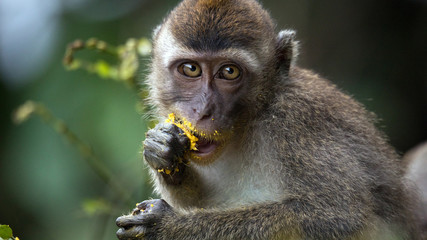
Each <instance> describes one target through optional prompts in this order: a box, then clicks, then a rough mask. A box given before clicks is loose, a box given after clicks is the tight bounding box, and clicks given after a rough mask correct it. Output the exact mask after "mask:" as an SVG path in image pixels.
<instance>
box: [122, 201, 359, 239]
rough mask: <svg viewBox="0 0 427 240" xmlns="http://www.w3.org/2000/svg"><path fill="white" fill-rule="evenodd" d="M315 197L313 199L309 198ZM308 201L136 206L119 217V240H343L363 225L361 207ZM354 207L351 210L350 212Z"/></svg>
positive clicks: (148, 204)
mask: <svg viewBox="0 0 427 240" xmlns="http://www.w3.org/2000/svg"><path fill="white" fill-rule="evenodd" d="M313 197H315V196H313ZM324 205H328V203H326V202H323V203H322V202H313V200H312V199H310V197H308V196H306V197H302V196H295V197H289V198H287V199H286V200H283V201H281V202H272V203H264V204H256V205H252V206H247V207H242V208H237V209H233V210H229V209H228V210H221V209H215V210H193V211H191V212H186V213H182V212H178V211H176V210H174V209H173V208H172V207H170V206H169V205H168V204H167V203H166V202H165V201H164V200H149V201H144V202H143V203H141V204H140V205H139V206H138V208H137V209H135V210H134V212H133V213H132V214H130V215H126V216H122V217H119V218H118V219H117V221H116V223H117V225H118V226H119V227H120V229H119V231H118V232H117V236H118V237H119V239H194V240H199V239H200V240H201V239H346V238H347V237H350V236H353V234H354V233H358V232H360V231H361V230H362V229H363V228H364V223H366V222H367V221H366V219H365V218H366V216H367V214H366V212H364V210H365V209H363V208H359V209H357V211H353V212H350V211H349V210H348V208H347V209H343V208H346V207H347V206H328V207H330V211H325V206H324ZM352 209H354V208H352Z"/></svg>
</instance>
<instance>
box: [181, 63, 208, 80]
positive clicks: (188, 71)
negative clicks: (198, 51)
mask: <svg viewBox="0 0 427 240" xmlns="http://www.w3.org/2000/svg"><path fill="white" fill-rule="evenodd" d="M178 72H179V73H181V74H182V75H185V76H187V77H191V78H195V77H199V76H200V75H201V74H202V69H201V68H200V66H199V65H197V64H195V63H183V64H181V65H180V66H179V67H178Z"/></svg>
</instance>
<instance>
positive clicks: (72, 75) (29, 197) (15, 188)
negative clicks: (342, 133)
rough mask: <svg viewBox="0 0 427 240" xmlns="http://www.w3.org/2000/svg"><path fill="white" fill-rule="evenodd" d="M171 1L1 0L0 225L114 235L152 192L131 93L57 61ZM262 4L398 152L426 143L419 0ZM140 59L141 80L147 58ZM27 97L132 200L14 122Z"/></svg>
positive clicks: (156, 19)
mask: <svg viewBox="0 0 427 240" xmlns="http://www.w3.org/2000/svg"><path fill="white" fill-rule="evenodd" d="M177 2H178V1H170V0H168V1H166V0H156V1H154V0H125V1H123V0H45V1H37V0H1V1H0V97H1V101H0V106H1V108H0V110H1V112H0V123H1V125H0V129H1V135H0V224H10V225H11V227H12V228H13V230H14V234H15V235H16V236H19V237H20V239H22V240H24V239H58V238H60V239H115V231H116V230H117V228H116V227H115V224H114V220H115V218H116V217H117V216H119V215H120V214H122V213H126V212H128V211H129V210H130V209H132V208H133V207H134V205H133V203H136V202H137V201H141V200H144V199H147V198H149V197H156V196H155V195H154V194H153V193H152V188H151V186H150V183H149V179H148V176H147V173H146V170H145V168H144V166H143V164H142V161H141V159H142V157H141V154H140V151H141V141H142V140H143V138H144V133H145V131H146V129H147V127H146V122H145V120H144V119H143V118H142V116H141V115H140V114H139V113H137V111H136V103H137V101H138V100H139V99H138V91H137V90H135V89H131V88H129V87H127V86H125V85H124V84H122V83H118V82H114V81H110V80H104V79H100V78H98V77H96V76H95V75H92V74H89V73H86V72H84V71H66V70H65V69H64V68H63V65H62V57H63V53H64V50H65V46H66V44H67V43H69V42H71V41H73V40H74V39H77V38H80V39H88V38H90V37H96V38H99V39H102V40H105V41H107V42H108V43H111V44H114V45H118V44H123V43H124V42H125V41H126V40H127V39H128V38H131V37H143V36H146V37H149V36H150V34H151V30H152V29H153V28H154V27H155V26H156V25H157V24H159V23H160V22H161V20H162V18H163V17H164V16H165V14H166V13H167V12H168V11H170V10H171V9H172V8H173V6H175V5H176V3H177ZM262 2H263V4H264V6H265V7H266V8H267V9H269V11H270V12H271V13H272V15H273V17H274V18H275V19H277V22H278V24H277V25H278V28H292V29H295V30H297V36H298V39H299V40H300V43H301V53H300V57H299V61H298V62H299V65H301V66H303V67H306V68H310V69H314V70H315V71H316V72H318V73H320V74H321V75H323V76H325V77H327V78H328V79H330V80H332V81H333V82H335V83H336V84H337V85H338V86H339V87H340V88H341V89H343V90H344V91H346V92H348V93H350V94H351V95H353V96H354V97H355V98H356V99H358V100H359V101H361V102H363V103H364V104H365V105H366V106H367V108H368V109H369V110H371V111H374V112H375V113H377V115H378V116H379V118H380V119H382V121H381V122H380V123H379V127H380V128H382V129H383V130H384V131H385V132H386V133H387V134H388V136H389V137H390V142H391V144H392V145H394V146H395V147H396V148H397V150H398V151H399V152H400V153H404V152H406V151H407V150H408V149H410V148H411V147H413V146H415V145H416V144H418V143H420V142H422V141H424V140H426V139H427V114H426V113H427V82H426V81H427V44H426V43H427V28H426V26H427V1H426V0H361V1H333V0H324V1H314V0H312V1H309V0H286V1H284V0H264V1H262ZM79 54H80V53H79ZM79 56H84V57H86V58H88V59H96V58H97V57H99V55H97V54H91V53H81V55H79ZM141 62H142V67H141V69H140V73H141V75H142V76H143V75H144V72H146V69H145V68H144V67H145V66H146V64H147V63H148V60H147V59H142V60H141ZM27 99H32V100H36V101H40V102H43V103H44V104H45V105H46V106H47V107H48V108H49V109H50V110H51V111H52V112H53V114H54V115H55V116H57V117H58V118H61V119H63V120H64V121H65V122H66V123H67V124H68V126H69V127H70V129H71V130H72V131H73V132H74V133H76V134H77V135H78V136H79V137H80V138H81V139H82V140H83V141H84V142H85V143H87V144H89V145H90V146H91V147H92V149H93V151H94V152H95V154H96V155H97V156H98V157H99V158H100V159H101V160H102V161H103V162H104V163H105V165H106V166H107V167H108V168H109V169H111V171H112V172H113V173H114V175H115V176H116V177H117V178H118V179H119V182H120V184H122V187H123V189H124V190H126V191H128V192H130V193H131V194H132V200H131V202H132V204H129V203H128V202H124V201H122V200H120V199H119V198H118V197H117V196H116V195H115V194H114V193H113V192H112V191H111V189H110V188H109V187H108V186H106V184H105V183H104V182H103V181H101V180H100V178H99V177H98V176H97V175H96V174H95V172H94V171H93V170H92V169H91V168H90V167H89V166H88V165H87V163H86V162H85V161H84V159H83V157H82V156H81V155H80V154H79V152H78V151H77V149H76V148H75V146H73V145H71V144H69V143H68V142H67V141H66V140H65V139H64V138H63V136H60V135H58V134H57V133H56V132H55V131H53V130H52V128H50V127H49V126H47V125H46V124H44V123H43V121H41V120H40V118H38V117H32V118H31V119H30V120H29V121H27V122H26V123H24V124H22V125H19V126H16V125H13V124H12V122H11V115H12V112H13V110H14V109H15V108H16V107H18V106H19V105H20V104H22V103H23V102H25V101H26V100H27Z"/></svg>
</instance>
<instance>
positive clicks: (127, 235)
mask: <svg viewBox="0 0 427 240" xmlns="http://www.w3.org/2000/svg"><path fill="white" fill-rule="evenodd" d="M144 233H145V227H143V226H134V227H132V228H130V229H124V228H120V229H119V230H118V231H117V232H116V235H117V237H118V238H119V239H120V240H128V239H132V240H133V239H144V236H145V234H144Z"/></svg>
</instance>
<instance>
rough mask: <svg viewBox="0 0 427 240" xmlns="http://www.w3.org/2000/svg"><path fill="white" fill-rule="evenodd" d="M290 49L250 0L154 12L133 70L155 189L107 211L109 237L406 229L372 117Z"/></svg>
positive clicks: (406, 216) (399, 184) (381, 235)
mask: <svg viewBox="0 0 427 240" xmlns="http://www.w3.org/2000/svg"><path fill="white" fill-rule="evenodd" d="M297 55H298V41H297V40H296V33H295V31H293V30H280V31H277V30H276V23H275V22H274V20H273V19H272V17H271V16H270V14H269V13H268V12H267V10H265V9H264V8H263V6H262V5H261V3H260V2H258V1H256V0H183V1H182V2H180V3H179V4H178V5H177V6H176V7H175V9H173V10H172V11H171V12H170V13H169V14H168V16H167V17H166V18H165V19H164V20H163V22H162V24H161V25H160V26H159V27H157V28H156V29H155V30H154V33H153V51H152V59H151V65H150V72H149V74H148V76H147V78H146V83H147V85H148V86H149V92H150V93H149V102H150V104H152V105H153V106H155V110H154V112H153V114H154V115H155V116H156V117H157V118H158V119H159V123H158V124H157V125H156V126H155V127H154V128H152V129H150V130H149V131H148V132H147V133H146V138H145V140H144V142H143V147H144V151H143V155H144V159H145V162H146V164H147V166H148V168H149V171H150V174H151V176H152V179H153V182H154V188H155V192H157V193H158V194H159V195H160V196H161V199H151V200H146V201H143V202H141V203H139V204H137V206H136V208H135V209H134V210H133V211H132V212H131V213H130V214H129V215H123V216H121V217H119V218H117V220H116V224H117V226H118V227H119V230H118V231H117V237H118V238H119V239H193V240H202V239H420V237H419V234H418V231H417V229H416V219H415V218H414V217H413V215H412V214H411V208H412V206H413V199H414V197H413V193H412V192H411V190H410V189H409V188H408V187H407V184H406V182H405V181H404V179H403V174H404V172H403V169H402V168H401V167H399V166H400V165H399V164H400V159H399V155H398V154H397V153H396V151H395V150H394V149H393V148H392V147H391V146H390V145H389V144H388V142H387V138H386V136H385V135H384V134H383V133H382V132H381V131H380V130H378V129H377V128H376V127H375V123H376V118H375V115H374V114H373V113H370V112H368V111H367V110H366V109H365V108H364V106H362V104H361V103H359V102H357V101H356V100H354V99H353V98H352V97H350V96H349V95H347V94H345V93H343V92H342V91H341V90H339V89H338V87H337V86H336V85H334V84H333V83H332V82H330V81H329V80H326V79H324V78H322V77H321V76H319V75H318V74H316V73H314V72H312V71H311V70H306V69H303V68H300V67H298V66H297V64H296V59H297ZM171 113H172V114H173V116H172V117H175V118H176V119H175V120H173V121H169V122H168V121H165V119H167V118H168V116H169V118H171V115H169V114H171ZM180 125H183V126H184V127H182V126H181V127H180ZM186 131H187V132H190V135H188V134H187V133H186ZM191 136H193V137H195V139H197V140H191V139H190V137H191ZM194 143H195V146H194V147H192V144H194Z"/></svg>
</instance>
